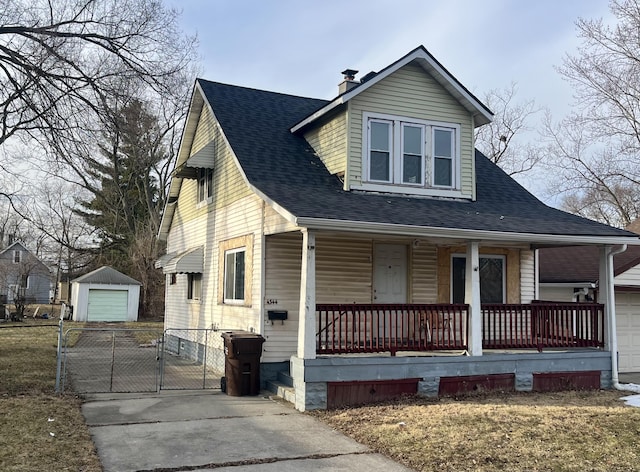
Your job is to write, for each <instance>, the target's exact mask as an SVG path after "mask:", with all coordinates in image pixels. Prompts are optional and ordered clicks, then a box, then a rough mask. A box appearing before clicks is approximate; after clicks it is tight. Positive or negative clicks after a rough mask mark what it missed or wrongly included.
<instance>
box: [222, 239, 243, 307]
mask: <svg viewBox="0 0 640 472" xmlns="http://www.w3.org/2000/svg"><path fill="white" fill-rule="evenodd" d="M245 254H246V248H245V247H240V248H235V249H229V250H228V251H225V253H224V303H231V304H238V303H243V302H244V299H245V290H244V289H245Z"/></svg>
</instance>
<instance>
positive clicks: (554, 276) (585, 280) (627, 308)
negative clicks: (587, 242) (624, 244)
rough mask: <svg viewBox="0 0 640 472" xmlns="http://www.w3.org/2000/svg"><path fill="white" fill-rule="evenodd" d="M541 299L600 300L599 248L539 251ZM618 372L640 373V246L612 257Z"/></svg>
mask: <svg viewBox="0 0 640 472" xmlns="http://www.w3.org/2000/svg"><path fill="white" fill-rule="evenodd" d="M538 257H539V265H540V271H539V274H540V275H539V277H540V299H541V300H557V301H562V302H592V301H596V302H597V301H600V300H599V299H600V298H601V296H600V293H599V292H600V273H599V256H598V248H597V247H593V246H577V247H558V248H546V249H541V250H540V251H539V256H538ZM613 285H614V290H615V304H616V305H615V306H616V310H615V319H616V323H615V325H616V333H617V348H618V370H619V372H640V247H639V246H629V247H628V248H627V249H626V250H625V251H624V252H621V253H619V254H616V255H615V256H614V258H613Z"/></svg>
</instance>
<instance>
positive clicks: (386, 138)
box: [363, 114, 460, 193]
mask: <svg viewBox="0 0 640 472" xmlns="http://www.w3.org/2000/svg"><path fill="white" fill-rule="evenodd" d="M364 118H365V127H366V135H365V136H366V142H365V144H364V146H363V149H364V150H365V152H363V184H364V185H363V188H369V189H372V190H381V191H384V190H385V188H384V187H380V185H387V186H388V185H394V186H402V187H405V189H411V188H414V189H442V190H445V191H451V190H459V189H460V177H459V169H460V144H459V143H460V125H458V124H455V123H440V122H430V121H424V120H418V119H410V118H402V117H396V116H389V115H372V114H365V116H364ZM386 190H387V191H389V189H388V188H386ZM411 193H416V192H411ZM418 193H419V192H418Z"/></svg>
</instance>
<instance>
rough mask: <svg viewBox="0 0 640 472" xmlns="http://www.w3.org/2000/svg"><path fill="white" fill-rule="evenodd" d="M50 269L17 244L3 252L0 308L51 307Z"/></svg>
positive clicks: (0, 272)
mask: <svg viewBox="0 0 640 472" xmlns="http://www.w3.org/2000/svg"><path fill="white" fill-rule="evenodd" d="M50 285H51V274H50V272H49V269H48V268H47V266H46V265H44V263H43V262H42V261H40V259H38V258H37V257H36V256H35V254H33V253H32V252H31V251H29V250H28V249H27V248H26V246H25V245H24V244H23V243H21V242H19V241H15V242H14V243H12V244H10V245H9V246H7V247H6V248H4V249H3V250H1V251H0V304H12V303H14V302H15V301H16V300H17V301H18V303H19V304H25V303H26V304H28V303H49V301H50V300H49V293H50V289H51V287H50Z"/></svg>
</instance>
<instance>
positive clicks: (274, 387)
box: [267, 372, 296, 404]
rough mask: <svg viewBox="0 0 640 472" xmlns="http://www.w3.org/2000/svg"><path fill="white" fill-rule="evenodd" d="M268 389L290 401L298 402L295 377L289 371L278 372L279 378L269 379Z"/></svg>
mask: <svg viewBox="0 0 640 472" xmlns="http://www.w3.org/2000/svg"><path fill="white" fill-rule="evenodd" d="M267 390H269V391H270V392H273V393H275V395H276V396H278V397H280V398H282V399H283V400H285V401H287V402H289V403H293V404H295V403H296V391H295V389H294V388H293V378H292V377H291V376H290V375H289V374H288V373H287V372H278V377H277V380H270V381H267Z"/></svg>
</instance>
